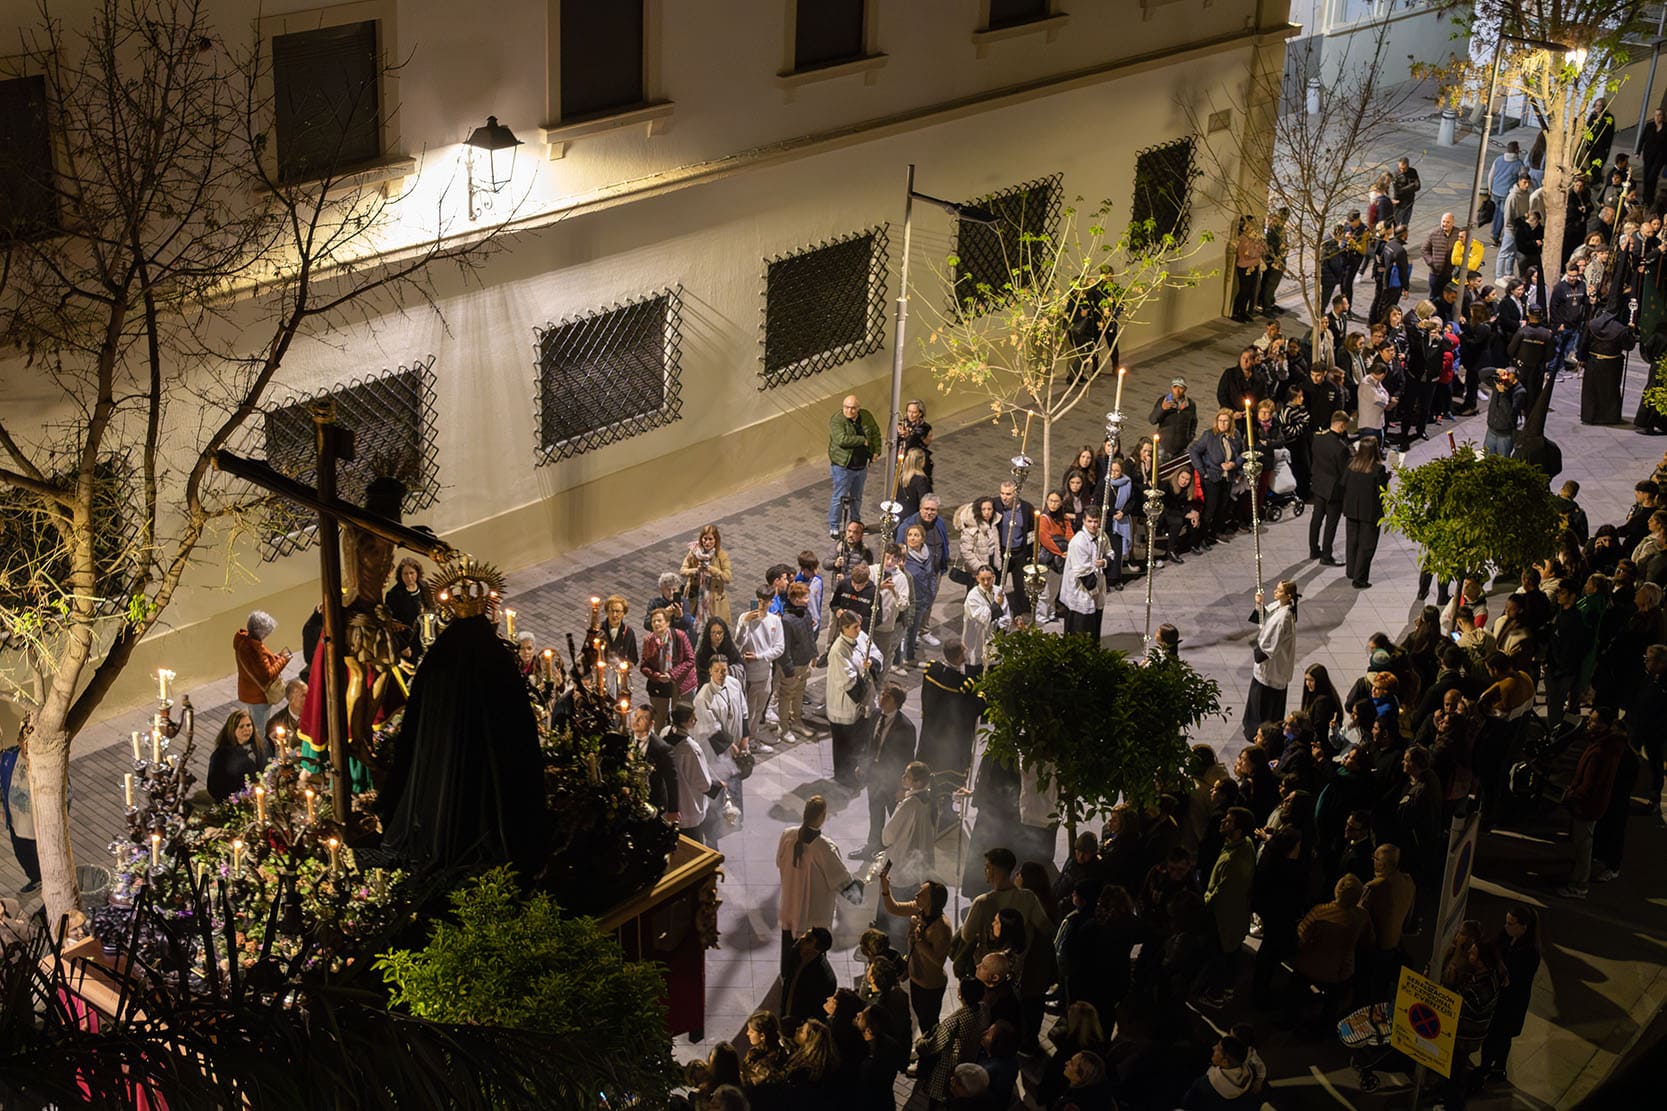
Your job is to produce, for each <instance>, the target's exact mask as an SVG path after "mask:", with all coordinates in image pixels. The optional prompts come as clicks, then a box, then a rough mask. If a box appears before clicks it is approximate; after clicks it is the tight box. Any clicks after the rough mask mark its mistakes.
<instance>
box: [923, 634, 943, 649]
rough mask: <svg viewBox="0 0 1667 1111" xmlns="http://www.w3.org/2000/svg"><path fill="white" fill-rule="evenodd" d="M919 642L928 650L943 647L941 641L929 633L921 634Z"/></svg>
mask: <svg viewBox="0 0 1667 1111" xmlns="http://www.w3.org/2000/svg"><path fill="white" fill-rule="evenodd" d="M920 640H921V643H922V644H925V645H926V646H927V647H928V648H942V647H943V641H941V640H939V639H938V638H937V637H935V636H933V635H932V634H931V633H921V634H920Z"/></svg>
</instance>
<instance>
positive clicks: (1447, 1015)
mask: <svg viewBox="0 0 1667 1111" xmlns="http://www.w3.org/2000/svg"><path fill="white" fill-rule="evenodd" d="M1459 1007H1460V1000H1459V996H1458V993H1457V992H1452V991H1448V990H1447V989H1446V988H1444V987H1442V986H1441V985H1440V984H1438V983H1436V982H1435V981H1434V980H1431V979H1428V978H1427V977H1424V976H1420V975H1419V974H1418V973H1416V972H1414V971H1413V970H1412V969H1410V968H1402V969H1401V980H1400V984H1399V985H1398V986H1397V987H1396V989H1395V1015H1394V1018H1393V1020H1392V1022H1391V1025H1390V1034H1389V1043H1390V1044H1391V1045H1393V1046H1394V1047H1395V1048H1396V1049H1398V1050H1399V1051H1400V1052H1402V1053H1404V1054H1406V1055H1407V1057H1408V1058H1409V1059H1410V1060H1412V1061H1413V1062H1414V1063H1415V1064H1418V1065H1420V1066H1422V1067H1424V1068H1430V1069H1434V1070H1435V1071H1436V1072H1439V1073H1440V1074H1441V1075H1442V1076H1452V1075H1453V1039H1454V1037H1455V1035H1456V1034H1457V1033H1458V1028H1459Z"/></svg>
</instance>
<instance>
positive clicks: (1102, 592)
mask: <svg viewBox="0 0 1667 1111" xmlns="http://www.w3.org/2000/svg"><path fill="white" fill-rule="evenodd" d="M1109 550H1110V545H1109V543H1108V541H1107V538H1106V536H1105V533H1104V532H1102V531H1101V529H1100V507H1099V506H1097V505H1096V506H1090V507H1089V508H1088V511H1087V512H1086V513H1084V514H1083V515H1082V531H1080V532H1078V533H1077V534H1076V535H1075V536H1073V537H1071V543H1070V544H1069V545H1068V546H1067V547H1066V549H1065V570H1064V572H1063V573H1062V574H1061V575H1060V580H1059V603H1060V605H1062V606H1064V607H1065V632H1067V633H1087V634H1089V635H1090V636H1093V637H1094V638H1095V639H1096V640H1098V639H1099V636H1100V620H1101V618H1102V617H1103V615H1104V613H1105V604H1106V574H1107V571H1106V568H1107V566H1108V563H1109V559H1108V553H1109Z"/></svg>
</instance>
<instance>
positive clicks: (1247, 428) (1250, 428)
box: [1244, 397, 1256, 451]
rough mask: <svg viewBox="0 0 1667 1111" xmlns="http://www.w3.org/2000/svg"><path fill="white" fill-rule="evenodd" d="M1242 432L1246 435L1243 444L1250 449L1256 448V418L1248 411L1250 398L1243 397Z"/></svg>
mask: <svg viewBox="0 0 1667 1111" xmlns="http://www.w3.org/2000/svg"><path fill="white" fill-rule="evenodd" d="M1244 434H1245V436H1246V437H1247V439H1246V441H1245V446H1246V447H1247V448H1249V450H1251V451H1255V450H1256V418H1255V417H1254V416H1253V415H1252V414H1251V412H1250V398H1248V397H1247V398H1245V399H1244Z"/></svg>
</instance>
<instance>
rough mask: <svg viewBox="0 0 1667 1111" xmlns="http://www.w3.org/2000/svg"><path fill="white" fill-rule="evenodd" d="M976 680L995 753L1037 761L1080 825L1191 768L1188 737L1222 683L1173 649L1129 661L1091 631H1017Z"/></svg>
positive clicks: (1063, 812)
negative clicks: (1077, 633)
mask: <svg viewBox="0 0 1667 1111" xmlns="http://www.w3.org/2000/svg"><path fill="white" fill-rule="evenodd" d="M996 643H997V650H996V654H995V661H994V662H993V663H991V664H990V666H989V667H988V669H987V670H985V672H984V674H983V676H982V677H981V678H980V679H979V682H978V689H979V691H980V692H981V693H982V694H983V695H984V698H985V702H986V710H985V719H986V720H987V721H988V722H989V725H990V735H989V752H990V754H991V755H992V756H994V757H995V758H997V759H999V760H1002V761H1004V762H1006V763H1008V764H1009V765H1014V764H1019V763H1022V764H1023V765H1024V766H1026V767H1029V766H1033V765H1034V766H1036V767H1037V769H1038V778H1039V779H1040V780H1041V782H1042V783H1043V785H1044V786H1047V785H1050V784H1051V785H1055V786H1057V789H1058V794H1059V818H1060V820H1061V821H1063V822H1065V823H1066V825H1067V826H1075V825H1076V824H1077V822H1078V821H1080V820H1081V818H1082V817H1083V816H1084V815H1085V814H1088V813H1091V812H1093V811H1096V810H1104V809H1108V808H1110V807H1112V806H1114V805H1116V804H1117V803H1118V802H1119V801H1120V800H1121V801H1128V802H1131V803H1135V804H1141V803H1145V802H1149V801H1151V800H1152V799H1153V798H1154V797H1155V796H1156V795H1157V792H1158V790H1159V784H1161V783H1168V782H1172V781H1173V780H1174V779H1175V778H1176V777H1177V776H1178V775H1179V774H1180V773H1181V770H1182V768H1183V767H1184V766H1185V764H1186V759H1187V737H1188V733H1189V731H1190V730H1191V729H1193V728H1194V727H1196V726H1197V725H1198V724H1199V723H1200V722H1202V721H1203V720H1204V719H1205V718H1207V717H1213V716H1217V715H1219V714H1220V713H1221V687H1220V686H1219V685H1218V684H1217V683H1216V681H1215V680H1213V679H1209V678H1206V677H1205V676H1203V675H1201V674H1199V673H1198V672H1197V671H1194V670H1193V669H1192V667H1191V666H1190V665H1189V664H1187V663H1186V662H1185V661H1183V660H1180V659H1178V658H1177V657H1174V656H1170V655H1167V654H1162V655H1153V656H1150V657H1148V658H1147V659H1145V660H1143V661H1141V660H1133V659H1130V658H1129V656H1128V655H1127V653H1124V652H1118V651H1114V650H1111V649H1107V648H1102V647H1101V646H1100V643H1099V641H1098V640H1096V639H1095V638H1093V637H1085V636H1055V635H1052V634H1050V633H1045V632H1043V631H1041V630H1039V629H1035V628H1028V629H1016V630H1014V631H1012V632H1010V633H1005V634H1003V635H1001V636H1000V637H999V638H998V640H997V642H996Z"/></svg>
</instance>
